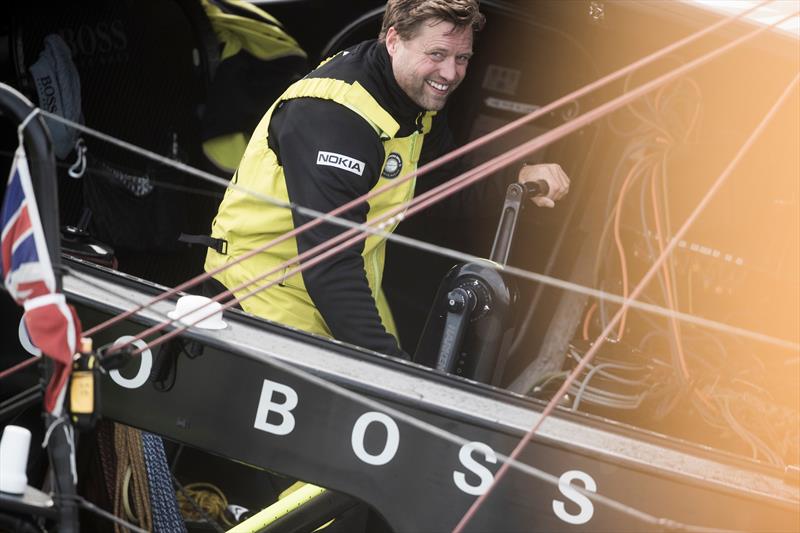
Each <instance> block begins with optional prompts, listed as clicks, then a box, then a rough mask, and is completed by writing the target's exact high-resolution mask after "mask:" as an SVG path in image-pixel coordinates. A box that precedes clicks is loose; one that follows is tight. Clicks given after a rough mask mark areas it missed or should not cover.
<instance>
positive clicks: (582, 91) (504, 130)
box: [42, 0, 774, 335]
mask: <svg viewBox="0 0 800 533" xmlns="http://www.w3.org/2000/svg"><path fill="white" fill-rule="evenodd" d="M773 1H774V0H764V1H763V2H760V3H759V4H757V5H755V6H752V7H751V8H749V9H746V10H744V11H742V12H741V13H738V14H736V15H732V16H730V17H726V18H723V19H721V20H719V21H718V22H716V23H714V24H712V25H711V26H708V27H707V28H704V29H703V30H700V31H698V32H696V33H693V34H690V35H688V36H686V37H684V38H683V39H680V40H678V41H676V42H674V43H672V44H670V45H668V46H666V47H664V48H662V49H660V50H657V51H655V52H653V53H652V54H650V55H647V56H645V57H643V58H641V59H638V60H636V61H634V62H633V63H630V64H628V65H627V66H625V67H623V68H622V69H620V70H617V71H615V72H612V73H610V74H607V75H606V76H604V77H602V78H600V79H598V80H596V81H594V82H592V83H590V84H588V85H585V86H584V87H582V88H579V89H577V90H575V91H573V92H571V93H569V94H567V95H565V96H563V97H561V98H559V99H557V100H555V101H553V102H551V103H550V104H547V105H546V106H544V107H541V108H539V109H537V110H535V111H533V112H532V113H530V114H529V115H527V116H524V117H520V118H519V119H517V120H515V121H513V122H510V123H509V124H506V125H505V126H503V127H501V128H498V129H497V130H495V131H493V132H490V133H488V134H486V135H484V136H483V137H479V138H478V139H475V140H473V141H471V142H469V143H467V144H465V145H464V146H462V147H460V148H458V149H456V150H454V151H452V152H450V153H449V154H445V155H443V156H441V157H439V158H437V159H435V160H433V161H431V162H429V163H427V164H425V165H423V166H422V167H420V168H419V169H417V170H415V171H414V172H411V173H410V174H408V175H407V176H403V177H402V178H399V179H397V180H392V183H389V184H387V185H385V186H383V187H381V188H379V189H377V190H375V191H371V192H370V193H368V194H367V195H365V196H362V197H360V198H356V199H355V200H352V201H351V202H348V203H346V204H344V205H342V206H341V207H339V208H337V209H334V210H333V211H331V212H330V213H328V216H331V217H333V216H335V215H338V214H340V213H342V212H345V211H347V210H349V209H351V208H352V207H354V206H356V205H358V204H360V203H363V202H364V201H366V200H368V199H369V198H372V197H374V196H375V195H377V194H381V193H383V192H384V191H387V190H389V189H391V188H393V187H397V186H399V185H401V184H403V183H405V182H406V181H408V180H410V179H414V178H416V177H418V176H421V175H423V174H425V173H426V172H429V171H431V170H433V169H435V168H438V167H439V166H441V165H444V164H445V163H449V162H450V161H453V160H455V159H456V158H458V157H461V156H462V155H464V154H466V153H467V152H470V151H472V150H475V149H477V148H479V147H481V146H483V145H484V144H486V143H489V142H491V141H493V140H495V139H497V138H498V137H501V136H503V135H506V134H508V133H510V132H512V131H514V130H515V129H517V128H519V127H521V126H523V125H525V124H527V123H528V122H531V121H532V120H534V119H537V118H539V117H541V116H544V115H546V114H547V113H549V112H550V111H553V110H555V109H558V108H559V107H561V106H562V105H564V104H567V103H569V102H572V101H573V100H577V99H578V98H581V97H583V96H585V95H587V94H589V93H591V92H592V91H594V90H596V89H598V88H600V87H602V86H604V85H607V84H608V83H611V82H612V81H615V80H617V79H619V78H621V77H623V76H626V75H628V74H629V73H631V72H633V71H635V70H637V69H639V68H641V67H644V66H646V65H648V64H650V63H652V62H654V61H656V60H658V59H660V58H662V57H664V56H666V55H668V54H670V53H672V52H673V51H674V50H676V49H678V48H680V47H682V46H684V45H687V44H689V43H691V42H694V41H696V40H698V39H700V38H702V37H704V36H705V35H708V34H709V33H711V32H713V31H716V30H717V29H720V28H722V27H724V26H727V25H728V24H730V23H732V22H734V21H736V20H738V19H740V18H742V17H744V16H745V15H747V14H749V13H751V12H754V11H756V10H757V9H760V8H761V7H763V6H766V5H767V4H770V3H772V2H773ZM42 114H44V115H46V116H48V117H50V118H52V119H54V120H56V121H60V122H62V123H64V124H67V125H69V126H72V127H74V128H76V129H79V130H81V131H84V132H85V133H89V134H91V135H95V136H97V137H98V138H100V139H103V140H105V141H106V142H109V143H111V144H116V145H118V146H121V147H123V148H127V149H128V150H130V151H133V152H135V153H138V154H139V155H142V156H144V157H147V158H150V159H153V160H155V161H157V162H160V163H161V164H163V165H166V166H171V167H173V168H175V169H177V170H182V171H184V172H187V173H189V174H193V175H196V176H198V177H200V178H203V179H210V180H211V181H212V182H214V183H219V182H218V181H217V180H222V178H219V177H217V176H214V175H213V174H209V173H206V172H202V171H199V170H197V169H193V168H192V167H190V166H189V165H185V164H183V163H180V162H178V161H174V160H172V159H169V158H166V157H164V156H161V155H159V154H155V153H153V152H150V151H148V150H144V149H143V148H140V147H138V146H136V145H132V144H130V143H127V142H125V141H122V140H119V139H116V138H114V137H112V136H110V135H106V134H104V133H102V132H99V131H96V130H93V129H92V128H88V127H86V126H84V125H83V124H78V123H76V122H72V121H70V120H67V119H65V118H63V117H60V116H58V115H54V114H51V113H48V112H46V111H42ZM222 181H223V182H224V183H222V185H224V186H228V185H229V183H228V181H227V180H222ZM273 200H275V199H273ZM287 207H288V206H287ZM311 218H312V220H311V221H309V222H307V223H305V224H303V225H302V226H300V227H299V228H295V229H294V230H292V231H291V232H289V234H284V235H283V236H281V237H278V238H276V239H274V240H273V241H270V242H268V243H266V244H265V245H264V246H263V247H260V248H257V249H255V250H251V251H250V252H248V253H247V254H244V255H243V256H241V257H238V258H237V259H236V260H234V261H232V262H230V263H228V265H234V264H237V263H239V262H241V261H244V260H245V259H247V258H249V257H252V256H253V255H255V254H257V253H260V252H262V251H264V250H267V249H268V248H269V247H271V246H275V245H277V244H278V243H280V242H283V241H285V240H287V239H289V238H291V237H293V236H295V235H297V234H299V233H300V232H302V231H307V230H309V229H311V228H312V227H314V226H316V225H318V224H320V223H321V221H320V220H319V219H318V217H317V216H311ZM222 269H223V268H222V267H219V268H218V269H214V270H213V271H211V272H209V273H204V274H201V275H199V276H196V277H195V278H192V279H190V280H188V281H186V282H184V283H182V284H181V285H179V286H178V287H175V288H174V289H173V290H172V292H169V293H166V294H162V295H160V296H158V297H156V298H155V299H154V300H153V301H152V302H150V304H145V307H146V306H147V305H152V304H153V303H155V302H157V301H160V300H163V299H164V298H167V297H169V296H171V295H172V294H175V293H177V292H178V291H180V290H183V289H186V288H189V287H193V286H194V285H196V284H197V283H200V282H201V281H203V280H205V279H207V278H208V277H211V276H213V275H214V274H216V273H218V272H219V271H221V270H222ZM179 287H180V288H179ZM142 308H144V307H142ZM135 312H136V311H131V312H129V314H126V315H125V316H120V317H114V318H112V319H109V320H108V321H106V322H104V323H103V324H100V325H98V326H95V327H94V328H91V329H90V330H88V331H87V332H86V333H87V335H91V334H92V333H95V332H97V331H99V330H101V329H104V328H105V327H108V326H110V325H112V324H114V323H116V322H118V321H120V320H124V318H127V317H128V316H130V315H132V314H133V313H135Z"/></svg>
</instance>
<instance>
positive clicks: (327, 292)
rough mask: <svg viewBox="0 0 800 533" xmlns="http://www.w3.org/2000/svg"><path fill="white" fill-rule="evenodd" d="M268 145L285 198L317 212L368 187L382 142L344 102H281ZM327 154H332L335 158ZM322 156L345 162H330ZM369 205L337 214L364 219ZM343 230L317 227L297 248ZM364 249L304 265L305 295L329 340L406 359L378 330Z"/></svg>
mask: <svg viewBox="0 0 800 533" xmlns="http://www.w3.org/2000/svg"><path fill="white" fill-rule="evenodd" d="M269 144H270V147H271V148H272V149H273V151H275V153H276V154H277V155H278V158H279V160H280V163H281V165H282V166H283V169H284V174H285V176H286V187H287V190H288V193H289V200H290V201H291V202H293V203H295V204H297V205H300V206H303V207H307V208H311V209H314V210H316V211H319V212H322V213H327V212H329V211H331V210H333V209H334V208H336V207H339V206H341V205H343V204H345V203H347V202H349V201H351V200H353V199H354V198H358V197H359V196H362V195H363V194H366V193H367V192H369V191H370V189H372V187H373V186H374V185H375V183H377V180H378V176H379V175H380V172H381V167H382V165H383V158H384V153H383V146H382V145H381V142H380V140H379V139H378V137H377V135H376V134H375V131H374V130H373V129H372V127H371V126H370V125H369V124H368V123H367V122H366V121H365V120H364V119H363V118H361V117H360V116H358V115H356V114H355V113H353V112H352V111H350V110H348V109H346V108H345V107H343V106H341V105H339V104H336V103H333V102H329V101H324V100H318V99H311V98H303V99H297V100H291V101H289V102H287V103H285V104H283V106H282V107H281V108H280V109H278V110H276V113H275V115H273V118H272V122H271V124H270V131H269ZM320 153H322V154H323V157H322V159H321V160H318V157H319V155H320ZM327 154H334V156H333V159H331V156H329V155H327ZM339 157H342V158H344V159H339ZM325 159H327V162H328V163H330V162H333V163H335V162H337V161H340V162H341V161H344V163H343V164H340V165H339V166H334V165H333V164H325V163H326V161H324V160H325ZM318 161H319V162H318ZM368 210H369V206H368V205H367V203H366V202H365V203H363V204H361V205H359V206H357V207H355V208H353V209H351V210H349V211H348V212H346V213H342V214H341V215H339V216H340V217H342V218H346V219H347V220H350V221H352V222H355V223H357V224H362V223H364V222H365V221H366V219H367V212H368ZM292 215H293V219H294V224H295V227H299V226H301V225H302V224H305V223H306V222H307V221H308V220H310V217H308V216H304V215H302V214H299V213H297V212H296V211H295V212H293V214H292ZM344 231H347V228H344V227H342V226H339V225H335V224H330V223H323V224H320V225H318V226H316V227H314V228H313V229H311V230H309V231H305V232H303V233H301V234H300V235H298V237H297V246H298V249H299V251H300V253H303V252H305V251H307V250H309V249H311V248H313V247H315V246H317V245H319V244H321V243H323V242H325V241H327V240H329V239H331V238H333V237H335V236H336V235H338V234H340V233H342V232H344ZM363 249H364V242H363V241H361V242H359V243H357V244H355V245H353V246H351V247H350V248H348V249H346V250H343V251H340V252H338V253H337V254H336V255H335V256H333V257H330V258H329V259H326V260H325V261H323V262H321V263H319V264H317V265H314V266H313V267H311V268H308V269H306V270H304V271H303V281H304V282H305V285H306V289H307V290H308V294H309V295H310V296H311V299H312V300H313V301H314V305H316V307H317V309H319V311H320V313H321V314H322V317H323V318H324V319H325V322H326V323H327V325H328V327H329V328H330V330H331V333H332V334H333V336H334V338H336V339H338V340H341V341H345V342H349V343H351V344H355V345H358V346H363V347H365V348H368V349H371V350H375V351H377V352H380V353H384V354H389V355H395V356H401V357H407V356H406V355H405V354H404V353H403V352H402V351H401V350H400V348H399V346H398V344H397V340H396V339H395V338H394V336H392V335H391V334H390V333H388V332H387V331H386V329H385V328H384V327H383V324H382V322H381V319H380V316H379V314H378V309H377V306H376V304H375V300H374V298H373V297H372V292H371V290H370V288H369V283H368V282H367V276H366V272H365V270H364V259H363V257H362V255H361V253H362V251H363Z"/></svg>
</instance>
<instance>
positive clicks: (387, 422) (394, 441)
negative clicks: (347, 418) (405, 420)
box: [350, 411, 400, 466]
mask: <svg viewBox="0 0 800 533" xmlns="http://www.w3.org/2000/svg"><path fill="white" fill-rule="evenodd" d="M373 422H378V423H380V424H383V425H384V427H385V428H386V445H385V446H384V447H383V451H382V452H381V453H379V454H377V455H372V454H371V453H369V452H367V450H365V449H364V435H365V434H366V432H367V427H369V425H370V424H372V423H373ZM350 440H351V443H352V445H353V452H355V454H356V457H358V458H359V459H361V460H362V461H364V462H365V463H367V464H368V465H375V466H381V465H385V464H386V463H388V462H389V461H391V460H392V459H393V458H394V455H395V454H396V453H397V448H398V447H399V446H400V430H399V429H398V428H397V424H396V423H395V421H394V420H392V419H391V418H390V417H389V416H388V415H385V414H383V413H379V412H377V411H370V412H368V413H364V414H363V415H361V416H360V417H358V420H356V423H355V424H353V435H352V438H351V439H350Z"/></svg>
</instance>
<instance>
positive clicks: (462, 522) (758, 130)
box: [453, 13, 800, 533]
mask: <svg viewBox="0 0 800 533" xmlns="http://www.w3.org/2000/svg"><path fill="white" fill-rule="evenodd" d="M796 15H797V13H795V15H793V16H796ZM782 22H783V21H780V22H778V23H776V24H775V25H777V24H780V23H782ZM768 28H769V27H766V28H763V29H762V30H759V32H760V31H763V30H765V29H768ZM798 79H800V75H798V76H795V78H794V80H792V82H791V83H790V84H789V85H788V86H787V87H786V89H785V90H784V91H783V93H782V94H781V96H780V98H778V100H777V101H776V102H775V104H774V105H773V106H772V108H771V109H770V110H769V112H768V113H767V114H766V115H765V116H764V118H763V119H762V120H761V122H760V123H759V124H758V126H757V127H756V129H755V130H754V131H753V133H751V134H750V137H748V139H747V141H745V143H744V144H743V145H742V146H741V147H740V148H739V151H738V152H737V153H736V156H735V157H734V158H733V159H732V160H731V162H730V163H729V164H728V166H727V167H726V168H725V170H723V171H722V174H720V175H719V177H717V179H716V181H714V183H713V184H712V185H711V188H710V189H709V190H708V192H706V194H705V196H703V199H702V200H700V203H699V204H697V207H695V209H694V211H692V213H691V214H690V215H689V217H688V218H687V219H686V221H685V222H684V223H683V225H682V226H681V228H680V229H679V230H678V232H677V233H676V234H675V236H674V237H673V238H672V239H671V240H670V242H669V245H667V247H666V248H665V249H664V251H663V252H662V253H661V255H659V256H658V259H656V261H655V262H654V263H653V265H652V266H651V267H650V268H649V269H648V271H647V273H645V275H644V276H643V277H642V279H641V281H639V283H638V284H637V285H636V287H635V288H634V290H633V292H631V295H630V298H628V299H627V300H626V302H625V303H624V304H623V305H622V307H621V308H620V309H619V310H618V311H617V312H616V313H615V314H614V316H613V317H612V319H611V321H609V323H608V324H607V325H606V327H605V329H604V330H603V332H602V333H600V335H599V336H598V337H597V339H596V340H595V342H594V344H593V345H592V347H591V348H590V349H589V351H588V352H586V355H584V356H583V358H582V359H581V361H580V363H579V364H578V366H576V367H575V369H574V370H573V371H572V372H571V373H570V375H569V376H567V378H566V379H565V380H564V383H563V384H562V385H561V388H560V389H558V391H557V392H556V393H555V394H554V395H553V398H552V399H551V400H550V401H549V402H548V404H547V406H546V407H545V408H544V410H543V411H542V415H541V417H539V421H538V422H536V424H535V425H534V426H533V427H532V428H531V429H530V430H529V431H528V433H526V434H525V436H524V437H522V439H521V440H520V441H519V443H518V444H517V446H516V447H515V448H514V451H512V452H511V454H510V455H509V456H508V457H509V459H508V461H507V462H504V463H503V465H502V466H501V467H500V468H499V469H498V471H497V474H495V476H494V478H493V479H492V483H491V484H490V485H489V487H488V488H487V489H486V492H484V493H483V494H481V495H480V496H479V497H478V498H477V499H476V500H475V501H474V502H473V503H472V505H471V506H470V508H469V509H468V510H467V512H466V513H465V514H464V516H463V517H462V518H461V520H460V521H459V522H458V524H457V525H456V527H455V528H454V529H453V533H461V532H462V531H463V530H464V527H466V525H467V524H468V523H469V521H470V520H471V519H472V517H473V516H475V513H476V512H477V510H478V509H479V508H480V507H481V505H483V503H484V502H485V501H486V498H488V497H489V494H491V492H492V490H493V489H494V488H495V487H496V486H497V484H498V483H499V482H500V480H501V479H502V478H503V476H504V475H505V474H506V472H507V471H508V468H509V465H510V462H511V461H515V460H516V459H517V457H518V456H519V454H520V453H521V452H522V449H523V448H524V447H525V445H526V444H527V443H528V441H529V440H530V439H531V438H532V437H533V435H534V434H535V433H536V431H538V429H539V428H540V427H541V425H542V423H543V422H544V421H545V420H546V419H547V417H548V416H550V414H551V413H552V412H553V410H554V409H555V407H556V405H558V402H559V400H560V399H561V398H562V397H563V396H564V394H566V392H567V390H568V389H569V387H570V385H572V383H573V382H574V381H575V379H577V377H578V376H579V375H580V373H581V372H583V370H584V369H585V368H586V365H588V364H589V363H590V362H591V361H592V359H593V358H594V356H595V354H596V353H597V351H598V350H599V349H600V347H601V346H603V344H604V343H605V339H606V336H607V335H608V334H609V333H611V330H612V329H614V327H615V326H616V324H617V322H618V321H619V320H620V318H621V317H622V315H623V314H624V313H625V312H626V311H627V309H628V307H630V302H631V301H633V300H636V299H637V298H638V297H639V295H640V294H641V293H642V291H643V290H644V288H645V287H646V286H647V284H648V283H649V282H650V280H651V279H652V278H653V276H654V275H655V274H656V273H657V272H658V270H659V269H660V268H661V265H662V264H664V262H665V261H666V259H667V257H668V256H669V254H670V253H671V252H672V250H673V249H674V248H675V247H676V246H677V244H678V242H679V241H680V240H681V239H682V238H683V237H684V235H686V232H687V231H688V230H689V227H690V226H691V225H692V224H693V223H694V221H695V220H696V219H697V217H698V216H699V215H700V213H702V211H703V210H704V209H705V207H706V206H707V205H708V203H709V202H710V201H711V199H712V198H713V197H714V195H715V194H716V193H717V191H718V190H719V189H720V187H721V186H722V185H723V183H725V180H726V179H727V178H728V176H729V175H730V174H731V172H732V171H733V169H734V168H736V165H738V163H739V161H740V160H741V159H742V157H743V156H744V154H745V153H746V152H747V151H748V150H749V149H750V147H751V146H752V145H753V143H754V142H755V141H756V139H758V137H759V136H760V135H761V133H762V132H763V131H764V129H765V127H766V125H767V124H768V123H769V121H770V120H772V117H773V116H774V115H775V114H776V113H777V111H778V109H779V108H780V107H781V106H782V105H783V103H784V101H785V100H786V99H787V98H788V96H789V94H790V93H791V91H792V90H793V89H794V88H795V87H796V86H797V82H798Z"/></svg>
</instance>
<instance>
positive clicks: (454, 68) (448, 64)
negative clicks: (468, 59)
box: [439, 57, 458, 82]
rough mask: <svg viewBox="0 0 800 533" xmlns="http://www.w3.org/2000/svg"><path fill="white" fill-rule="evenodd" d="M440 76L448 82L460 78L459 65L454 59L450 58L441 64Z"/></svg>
mask: <svg viewBox="0 0 800 533" xmlns="http://www.w3.org/2000/svg"><path fill="white" fill-rule="evenodd" d="M439 75H440V76H441V77H442V78H444V79H445V80H446V81H448V82H452V81H455V80H456V78H457V77H458V65H456V59H455V58H454V57H448V58H447V59H445V60H444V61H442V62H441V63H440V64H439Z"/></svg>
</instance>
